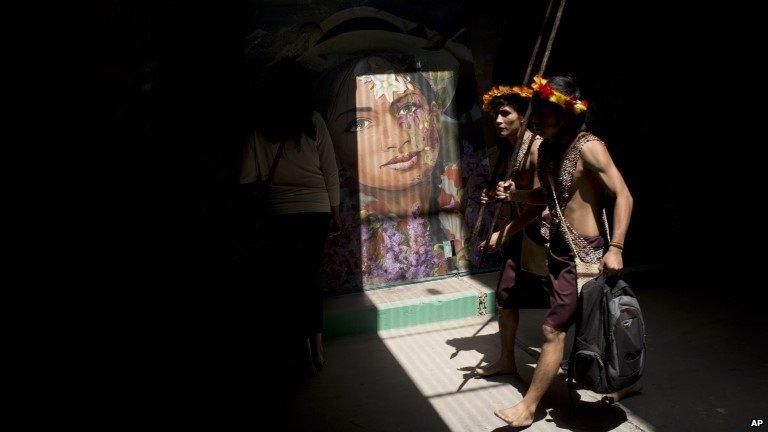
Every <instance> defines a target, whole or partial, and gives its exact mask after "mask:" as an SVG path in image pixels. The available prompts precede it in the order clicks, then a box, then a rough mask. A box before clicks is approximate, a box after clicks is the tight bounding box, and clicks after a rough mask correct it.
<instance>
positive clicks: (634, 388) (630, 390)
mask: <svg viewBox="0 0 768 432" xmlns="http://www.w3.org/2000/svg"><path fill="white" fill-rule="evenodd" d="M642 389H643V385H642V384H641V383H640V381H638V382H636V383H634V384H632V385H631V386H629V387H627V388H625V389H621V390H619V391H617V392H614V393H611V394H609V395H605V396H603V398H602V399H601V402H603V403H607V404H614V403H616V402H618V401H620V400H622V399H624V398H627V397H629V396H632V395H636V394H638V393H640V391H641V390H642Z"/></svg>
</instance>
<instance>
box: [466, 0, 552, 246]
mask: <svg viewBox="0 0 768 432" xmlns="http://www.w3.org/2000/svg"><path fill="white" fill-rule="evenodd" d="M554 3H555V0H549V6H547V13H546V14H545V15H544V21H542V22H541V29H540V30H539V35H538V36H537V37H536V44H534V45H533V52H531V58H530V60H528V68H527V69H526V71H525V78H523V85H525V83H527V82H528V81H530V79H531V71H532V70H533V63H534V62H535V61H536V56H537V54H538V53H539V47H540V46H541V40H542V39H543V38H544V29H546V28H547V21H549V17H550V16H551V15H552V5H554ZM513 154H514V153H513ZM499 156H501V155H499ZM512 157H513V156H512V155H510V159H511V158H512ZM501 162H502V159H501V158H497V159H496V164H495V166H494V168H493V174H494V176H495V174H496V173H498V172H499V171H500V170H501ZM491 179H493V177H491ZM491 181H493V180H491ZM489 191H490V189H483V192H485V194H486V196H487V195H488V194H489V193H491V192H489ZM487 206H488V203H487V202H486V203H485V204H481V205H480V211H479V212H478V213H477V220H476V221H475V226H474V228H472V234H471V236H470V243H471V244H474V241H475V239H477V236H478V234H479V233H480V227H481V226H482V225H483V219H485V208H486V207H487Z"/></svg>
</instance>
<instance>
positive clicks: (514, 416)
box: [493, 402, 536, 427]
mask: <svg viewBox="0 0 768 432" xmlns="http://www.w3.org/2000/svg"><path fill="white" fill-rule="evenodd" d="M535 412H536V407H534V408H533V409H531V408H529V407H528V406H526V405H524V404H523V403H522V402H520V403H518V404H517V405H515V406H512V407H509V408H504V409H503V410H499V411H494V412H493V413H494V414H496V417H498V418H500V419H502V420H504V421H505V422H506V423H507V424H508V425H510V426H512V427H527V426H530V425H532V424H533V415H534V413H535Z"/></svg>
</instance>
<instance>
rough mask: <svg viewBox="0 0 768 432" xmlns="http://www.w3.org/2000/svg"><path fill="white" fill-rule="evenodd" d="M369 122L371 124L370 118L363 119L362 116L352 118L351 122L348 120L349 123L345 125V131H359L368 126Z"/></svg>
mask: <svg viewBox="0 0 768 432" xmlns="http://www.w3.org/2000/svg"><path fill="white" fill-rule="evenodd" d="M370 124H371V121H370V120H368V119H364V118H358V119H354V120H352V121H351V122H349V124H348V125H347V128H346V130H347V132H359V131H361V130H363V129H365V128H367V127H368V126H370Z"/></svg>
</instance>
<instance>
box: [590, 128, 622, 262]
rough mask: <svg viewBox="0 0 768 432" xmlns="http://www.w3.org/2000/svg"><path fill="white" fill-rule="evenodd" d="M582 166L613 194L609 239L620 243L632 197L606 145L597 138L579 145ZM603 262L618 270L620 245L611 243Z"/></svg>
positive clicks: (620, 260)
mask: <svg viewBox="0 0 768 432" xmlns="http://www.w3.org/2000/svg"><path fill="white" fill-rule="evenodd" d="M581 159H582V161H583V162H584V167H585V168H587V169H589V170H590V171H592V172H594V173H595V174H596V175H597V177H598V179H600V182H601V183H602V185H603V187H605V189H606V191H607V192H608V194H610V195H611V196H612V197H613V198H615V202H614V205H613V229H612V231H613V232H612V233H611V242H615V243H620V244H622V245H623V244H624V238H625V237H626V235H627V229H628V228H629V219H630V216H631V214H632V205H633V199H632V195H631V194H630V193H629V188H627V184H626V183H625V182H624V178H623V177H622V176H621V173H620V172H619V170H618V168H616V165H615V164H614V163H613V159H611V155H610V154H608V149H606V148H605V145H604V144H603V143H602V142H600V141H589V142H587V143H585V144H584V146H583V147H582V149H581ZM603 266H604V268H605V269H606V270H608V271H618V270H621V269H622V267H623V266H624V263H623V260H622V258H621V249H619V248H617V247H616V246H611V247H610V248H609V249H608V253H606V255H605V257H604V258H603Z"/></svg>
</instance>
